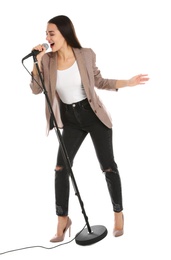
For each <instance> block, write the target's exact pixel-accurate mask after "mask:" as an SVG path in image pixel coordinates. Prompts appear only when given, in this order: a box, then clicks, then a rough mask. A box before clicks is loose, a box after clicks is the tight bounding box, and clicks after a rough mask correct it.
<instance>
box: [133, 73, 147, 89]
mask: <svg viewBox="0 0 171 260" xmlns="http://www.w3.org/2000/svg"><path fill="white" fill-rule="evenodd" d="M148 80H149V77H148V74H139V75H137V76H134V77H132V78H131V79H129V80H128V86H130V87H131V86H136V85H139V84H145V83H146V82H147V81H148Z"/></svg>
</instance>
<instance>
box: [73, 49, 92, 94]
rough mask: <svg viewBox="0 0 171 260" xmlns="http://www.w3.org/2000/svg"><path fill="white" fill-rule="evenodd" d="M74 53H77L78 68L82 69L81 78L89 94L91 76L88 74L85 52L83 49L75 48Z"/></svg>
mask: <svg viewBox="0 0 171 260" xmlns="http://www.w3.org/2000/svg"><path fill="white" fill-rule="evenodd" d="M73 51H74V54H75V58H76V61H77V64H78V69H79V71H80V75H81V80H82V84H83V86H84V88H85V91H86V93H87V94H88V92H89V78H88V74H87V68H86V64H85V59H84V54H83V52H82V50H81V49H74V48H73Z"/></svg>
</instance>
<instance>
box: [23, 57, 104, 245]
mask: <svg viewBox="0 0 171 260" xmlns="http://www.w3.org/2000/svg"><path fill="white" fill-rule="evenodd" d="M33 60H34V63H35V65H36V68H37V71H38V74H39V77H40V80H41V83H42V87H43V92H44V94H45V97H46V101H47V104H48V107H49V110H50V113H51V116H52V120H53V123H54V129H55V132H56V135H57V138H58V141H59V143H60V145H61V148H62V152H63V158H64V161H65V163H66V167H67V168H68V170H69V175H70V178H71V181H72V184H73V188H74V191H75V195H76V196H77V197H78V200H79V203H80V206H81V209H82V213H83V215H84V219H85V222H86V225H87V228H84V229H83V231H81V232H78V234H77V235H76V236H75V242H76V243H77V244H78V245H84V246H85V245H90V244H93V243H96V242H98V241H100V240H102V239H103V238H104V237H106V235H107V229H106V228H105V227H104V226H101V225H96V226H92V227H90V224H89V222H88V217H87V215H86V212H85V209H84V204H83V201H82V199H81V196H80V192H79V190H78V187H77V183H76V181H75V178H74V174H73V171H72V168H71V164H70V161H69V157H68V154H67V151H66V147H65V145H64V142H63V139H62V135H61V132H60V130H59V128H58V125H57V122H56V119H55V116H54V113H53V109H52V106H51V104H50V100H49V97H48V93H47V90H46V87H45V85H44V81H43V78H42V74H41V72H40V69H39V66H38V62H37V58H36V55H33ZM22 62H23V60H22Z"/></svg>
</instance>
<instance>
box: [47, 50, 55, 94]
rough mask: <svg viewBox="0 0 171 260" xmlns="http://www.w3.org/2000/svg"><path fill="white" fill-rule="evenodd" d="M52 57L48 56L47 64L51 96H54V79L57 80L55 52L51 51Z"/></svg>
mask: <svg viewBox="0 0 171 260" xmlns="http://www.w3.org/2000/svg"><path fill="white" fill-rule="evenodd" d="M51 55H52V57H51V58H50V64H49V73H50V79H49V80H50V83H51V90H52V97H54V96H55V91H56V80H57V54H56V53H51Z"/></svg>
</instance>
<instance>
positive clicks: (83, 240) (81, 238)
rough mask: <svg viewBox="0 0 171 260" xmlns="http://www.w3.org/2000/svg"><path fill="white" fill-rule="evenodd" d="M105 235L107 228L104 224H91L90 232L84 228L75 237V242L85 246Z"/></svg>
mask: <svg viewBox="0 0 171 260" xmlns="http://www.w3.org/2000/svg"><path fill="white" fill-rule="evenodd" d="M106 235H107V229H106V228H105V227H104V226H99V225H98V226H92V227H91V233H90V232H89V231H88V229H87V228H85V229H84V230H83V231H82V232H81V233H80V234H79V235H78V236H76V238H75V242H76V243H77V244H78V245H82V246H87V245H91V244H94V243H96V242H98V241H100V240H102V239H103V238H105V236H106Z"/></svg>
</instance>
